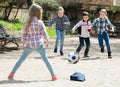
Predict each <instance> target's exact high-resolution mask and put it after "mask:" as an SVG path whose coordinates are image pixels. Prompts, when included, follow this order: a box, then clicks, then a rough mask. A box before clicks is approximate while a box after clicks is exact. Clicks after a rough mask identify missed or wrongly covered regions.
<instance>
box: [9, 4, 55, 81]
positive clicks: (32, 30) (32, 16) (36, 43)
mask: <svg viewBox="0 0 120 87" xmlns="http://www.w3.org/2000/svg"><path fill="white" fill-rule="evenodd" d="M43 39H45V40H46V47H48V35H47V32H46V28H45V25H44V23H43V21H42V8H41V7H40V6H38V5H35V4H33V5H32V6H31V7H30V9H29V19H28V21H27V22H26V23H25V25H24V27H23V36H22V41H23V45H22V47H23V49H24V51H23V53H22V55H21V57H20V59H19V60H18V61H17V63H16V65H15V66H14V68H13V70H12V72H11V73H10V74H9V76H8V79H13V77H14V74H15V72H16V71H17V69H18V68H19V67H20V65H21V64H22V62H23V61H24V60H25V59H26V57H27V56H28V55H29V54H30V53H31V52H33V51H37V52H38V53H40V54H41V56H42V58H43V61H44V62H45V64H46V66H47V68H48V69H49V71H50V73H51V76H52V80H56V79H57V77H56V75H55V73H54V70H53V68H52V66H51V64H50V62H49V60H48V57H47V54H46V51H45V47H44V42H43Z"/></svg>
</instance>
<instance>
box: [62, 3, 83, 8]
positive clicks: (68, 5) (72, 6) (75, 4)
mask: <svg viewBox="0 0 120 87" xmlns="http://www.w3.org/2000/svg"><path fill="white" fill-rule="evenodd" d="M61 4H62V6H63V7H64V8H72V9H76V8H82V3H78V2H67V3H65V2H61Z"/></svg>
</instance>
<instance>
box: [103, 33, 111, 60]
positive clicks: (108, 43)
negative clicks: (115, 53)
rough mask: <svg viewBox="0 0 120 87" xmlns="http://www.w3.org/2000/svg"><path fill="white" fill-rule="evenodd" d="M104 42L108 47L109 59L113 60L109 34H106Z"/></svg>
mask: <svg viewBox="0 0 120 87" xmlns="http://www.w3.org/2000/svg"><path fill="white" fill-rule="evenodd" d="M104 40H105V43H106V46H107V52H108V58H112V55H111V48H110V42H109V36H108V34H107V33H105V34H104Z"/></svg>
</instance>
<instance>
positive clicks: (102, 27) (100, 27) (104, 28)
mask: <svg viewBox="0 0 120 87" xmlns="http://www.w3.org/2000/svg"><path fill="white" fill-rule="evenodd" d="M93 26H95V27H96V30H97V33H98V34H101V33H102V32H106V33H107V32H108V26H110V27H111V28H112V26H113V25H112V24H111V22H110V20H109V19H108V18H107V17H106V18H105V19H102V18H96V19H95V20H94V22H93Z"/></svg>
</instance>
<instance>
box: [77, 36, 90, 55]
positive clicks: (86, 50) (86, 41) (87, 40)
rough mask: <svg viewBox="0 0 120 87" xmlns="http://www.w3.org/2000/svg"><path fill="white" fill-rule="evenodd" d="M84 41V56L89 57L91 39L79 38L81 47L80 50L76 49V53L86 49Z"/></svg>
mask: <svg viewBox="0 0 120 87" xmlns="http://www.w3.org/2000/svg"><path fill="white" fill-rule="evenodd" d="M84 41H85V43H86V49H85V51H84V56H87V55H88V52H89V49H90V38H89V37H88V38H84V37H79V42H80V44H79V46H78V48H77V49H76V52H78V53H79V52H80V50H81V49H82V48H83V47H84Z"/></svg>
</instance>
